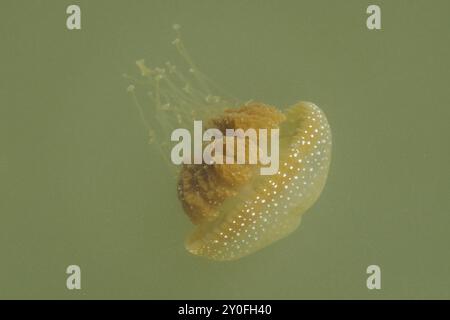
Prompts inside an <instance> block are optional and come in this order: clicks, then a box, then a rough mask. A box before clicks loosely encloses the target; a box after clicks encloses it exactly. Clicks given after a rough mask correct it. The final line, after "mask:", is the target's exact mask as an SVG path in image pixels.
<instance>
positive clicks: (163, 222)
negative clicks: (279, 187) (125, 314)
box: [0, 0, 450, 299]
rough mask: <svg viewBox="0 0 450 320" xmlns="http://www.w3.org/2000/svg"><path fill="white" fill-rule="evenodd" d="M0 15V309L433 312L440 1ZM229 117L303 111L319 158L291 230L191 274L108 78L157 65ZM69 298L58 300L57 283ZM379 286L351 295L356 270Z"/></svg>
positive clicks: (39, 10) (117, 81) (172, 214)
mask: <svg viewBox="0 0 450 320" xmlns="http://www.w3.org/2000/svg"><path fill="white" fill-rule="evenodd" d="M77 3H78V4H79V5H80V7H81V10H82V30H79V31H69V30H67V29H66V26H65V21H66V17H67V15H66V14H65V11H66V8H67V6H68V5H69V4H72V2H71V1H33V2H31V1H2V2H1V4H0V41H1V50H0V61H1V62H0V70H1V76H0V298H44V299H46V298H68V299H70V298H149V299H154V298H179V299H184V298H186V299H188V298H190V299H197V298H210V299H216V298H233V299H234V298H235V299H238V298H255V299H256V298H268V299H270V298H273V299H283V298H288V299H303V298H326V299H334V298H343V299H348V298H358V299H360V298H368V299H380V298H386V299H392V298H447V299H448V298H450V276H449V271H448V270H449V264H450V257H449V253H448V244H449V243H450V235H449V226H450V215H449V209H450V203H449V196H448V195H449V191H450V188H449V177H450V175H449V173H450V172H449V169H448V164H449V162H450V150H449V143H448V138H449V133H450V132H449V129H448V119H449V117H450V109H449V102H450V90H448V85H449V75H450V72H449V71H448V70H450V62H449V59H448V57H449V56H450V33H449V32H448V30H449V28H450V20H449V19H448V11H449V9H450V3H449V2H448V1H433V2H430V1H417V0H414V1H377V3H378V4H379V5H380V7H381V10H382V30H379V31H369V30H368V29H367V28H366V25H365V20H366V18H367V15H366V13H365V11H366V8H367V6H368V5H369V4H371V2H370V1H356V0H355V1H331V0H330V1H312V0H311V1H278V2H276V1H256V0H253V1H147V2H143V1H114V2H112V1H77ZM173 23H179V24H181V25H182V26H183V33H184V38H185V41H186V42H187V44H188V46H189V49H190V51H191V54H192V56H194V57H195V59H196V61H197V62H198V65H199V66H200V67H201V69H202V70H203V71H204V72H205V73H206V74H208V75H209V76H210V77H212V78H214V79H215V80H216V81H217V82H219V83H220V84H221V86H222V87H224V88H225V89H227V90H228V91H230V92H233V93H234V95H235V96H237V97H239V98H241V99H242V100H243V101H245V100H248V99H255V100H260V101H264V102H266V103H270V104H274V105H277V106H280V107H284V106H288V105H291V104H293V103H295V102H296V101H298V100H310V101H313V102H315V103H316V104H317V105H319V106H320V107H321V108H322V109H323V110H324V111H325V113H326V114H327V117H328V119H329V122H330V124H331V127H332V131H333V139H334V141H333V160H332V164H331V169H330V175H329V179H328V182H327V185H326V187H325V190H324V192H323V193H322V196H321V198H320V199H319V201H318V202H317V203H316V204H315V206H314V207H313V208H312V209H310V210H309V212H308V213H307V214H306V215H305V216H304V218H303V222H302V225H301V226H300V228H299V229H298V230H297V231H296V232H295V233H294V234H292V235H291V236H289V237H288V238H285V239H283V240H281V241H279V242H277V243H275V244H273V245H271V246H270V247H267V248H266V249H264V250H261V251H259V252H257V253H255V254H253V255H251V256H248V257H246V258H243V259H241V260H238V261H235V262H229V263H217V262H210V261H207V260H204V259H201V258H198V257H195V256H191V255H190V254H189V253H188V252H187V251H186V250H185V249H184V247H183V241H184V238H185V236H186V234H187V232H188V231H189V230H190V229H191V225H190V223H189V221H188V219H187V218H186V217H185V215H184V214H183V212H182V209H181V207H180V204H179V203H178V200H177V198H176V189H175V186H174V185H173V181H172V180H171V179H170V177H169V175H168V173H167V171H166V165H165V164H164V163H163V162H162V161H161V159H160V158H159V157H158V156H157V154H156V153H155V152H154V151H153V150H152V149H151V148H150V147H149V146H148V144H147V137H146V135H145V132H144V130H143V128H142V125H141V122H140V120H139V118H138V116H137V114H136V111H135V109H133V104H132V102H131V100H130V97H129V96H128V95H127V93H126V90H125V88H126V86H127V85H128V83H127V82H126V81H124V80H123V78H122V76H121V75H122V73H135V72H136V70H135V66H134V61H135V60H137V59H140V58H146V59H147V60H148V61H153V62H155V63H156V64H158V63H163V62H165V61H166V60H168V59H172V58H173V57H174V55H175V51H174V49H173V47H172V46H171V45H170V41H171V40H173V30H172V29H171V26H172V24H173ZM71 264H76V265H79V266H80V267H81V269H82V280H81V282H82V289H81V290H79V291H77V290H72V291H69V290H67V288H66V277H67V275H66V273H65V270H66V267H67V266H68V265H71ZM372 264H376V265H379V266H380V267H381V270H382V289H381V290H368V289H367V287H366V278H367V274H366V268H367V266H369V265H372Z"/></svg>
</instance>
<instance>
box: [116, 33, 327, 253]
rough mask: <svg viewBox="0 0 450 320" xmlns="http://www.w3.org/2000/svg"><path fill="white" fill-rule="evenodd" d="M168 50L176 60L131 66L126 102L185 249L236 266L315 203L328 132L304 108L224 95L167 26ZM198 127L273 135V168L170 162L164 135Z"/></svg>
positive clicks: (311, 107)
mask: <svg viewBox="0 0 450 320" xmlns="http://www.w3.org/2000/svg"><path fill="white" fill-rule="evenodd" d="M173 28H174V30H175V33H176V38H175V40H174V41H173V45H174V46H175V48H176V50H177V51H178V54H179V55H178V56H179V58H180V60H181V61H182V65H181V68H180V67H178V66H177V65H175V64H173V63H172V62H166V63H165V65H164V66H163V67H150V66H148V65H147V64H146V62H145V61H144V60H138V61H136V65H137V68H138V71H139V74H138V75H137V76H129V75H125V77H126V78H127V79H128V80H129V81H131V84H130V85H129V86H128V89H127V91H128V92H129V94H130V95H131V97H132V99H133V101H134V104H135V106H136V108H137V111H138V114H139V116H140V119H141V121H142V123H143V125H144V127H145V128H146V130H147V132H148V136H149V143H150V144H151V145H152V146H153V147H154V150H155V152H157V153H158V154H159V155H160V156H161V159H162V160H163V161H164V162H166V163H167V164H168V166H169V168H170V173H169V175H171V176H172V177H173V178H174V179H173V180H174V188H175V187H176V188H177V189H176V190H177V194H178V199H179V201H180V203H181V206H182V208H183V211H184V212H185V213H186V215H187V217H188V218H189V219H190V221H191V222H192V224H193V225H194V227H193V230H192V231H191V232H190V233H189V234H188V235H187V237H186V240H185V247H186V249H187V251H189V252H190V253H192V254H194V255H197V256H202V257H205V258H208V259H212V260H216V261H227V260H236V259H240V258H242V257H244V256H247V255H249V254H252V253H254V252H256V251H259V250H260V249H262V248H264V247H266V246H268V245H270V244H271V243H273V242H275V241H277V240H279V239H282V238H284V237H286V236H287V235H289V234H290V233H292V232H293V231H294V230H295V229H297V228H298V226H299V225H300V222H301V219H302V216H303V214H304V213H305V212H306V211H307V210H308V209H309V208H311V206H312V205H313V204H314V203H315V202H316V200H317V199H318V198H319V196H320V194H321V192H322V190H323V188H324V186H325V182H326V179H327V175H328V170H329V166H330V161H331V145H332V138H331V130H330V126H329V123H328V121H327V118H326V116H325V114H324V112H323V111H322V110H321V109H320V108H319V107H318V106H316V105H315V104H314V103H312V102H307V101H298V102H296V103H294V104H292V105H291V106H289V107H287V108H283V109H280V108H279V107H276V106H273V105H270V104H266V103H263V102H260V101H258V100H249V101H246V102H241V101H240V100H239V99H236V98H233V97H232V96H231V95H229V94H227V93H224V91H223V89H221V88H220V87H219V86H217V85H216V84H215V83H214V82H213V81H212V80H211V79H210V78H209V77H208V76H206V75H205V74H204V73H203V72H201V71H200V69H199V68H198V67H197V65H196V64H195V63H194V60H193V59H192V58H191V56H190V54H189V52H188V50H187V49H186V47H185V45H184V42H183V40H182V37H181V33H180V26H179V25H174V27H173ZM194 120H202V121H204V123H206V127H207V128H217V129H219V130H220V131H221V132H223V133H224V134H225V131H226V129H244V130H245V129H248V128H264V129H279V169H278V171H277V172H276V174H274V175H261V174H259V171H258V167H260V166H261V164H257V165H250V164H227V163H212V164H205V163H202V164H183V165H181V166H175V165H173V164H172V162H171V161H170V159H169V158H170V149H171V144H172V142H171V140H170V135H171V132H172V131H173V130H174V129H175V128H179V127H184V128H190V127H192V123H193V121H194Z"/></svg>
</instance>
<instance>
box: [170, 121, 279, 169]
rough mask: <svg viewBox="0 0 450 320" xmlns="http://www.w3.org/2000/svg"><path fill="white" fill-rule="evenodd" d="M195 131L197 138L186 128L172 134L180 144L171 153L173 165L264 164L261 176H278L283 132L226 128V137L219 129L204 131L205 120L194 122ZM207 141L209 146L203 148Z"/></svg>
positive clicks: (173, 138) (172, 137)
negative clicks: (203, 121) (280, 136)
mask: <svg viewBox="0 0 450 320" xmlns="http://www.w3.org/2000/svg"><path fill="white" fill-rule="evenodd" d="M268 130H270V153H269V148H268V144H269V139H268ZM193 132H194V138H193V139H192V136H191V132H190V131H189V130H187V129H185V128H178V129H175V130H174V131H173V132H172V134H171V141H172V142H178V143H177V144H176V145H175V146H174V147H173V148H172V151H171V154H170V157H171V160H172V163H173V164H175V165H180V164H207V165H212V164H224V163H226V164H255V165H256V164H261V165H264V167H261V168H260V173H261V175H274V174H276V173H277V172H278V168H279V129H258V130H256V129H252V128H249V129H247V130H245V131H244V130H243V129H226V130H225V132H226V133H225V136H224V135H223V133H222V132H221V131H220V130H219V129H216V128H209V129H207V130H206V131H204V132H203V123H202V121H194V130H193ZM247 141H248V143H247ZM192 142H193V150H194V152H193V154H192ZM205 142H209V143H208V144H207V145H206V146H205V147H204V148H203V145H204V143H205ZM247 149H248V150H247ZM224 151H225V152H224ZM235 151H236V154H235ZM247 151H248V152H247ZM192 156H193V157H192ZM235 159H236V160H235Z"/></svg>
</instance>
